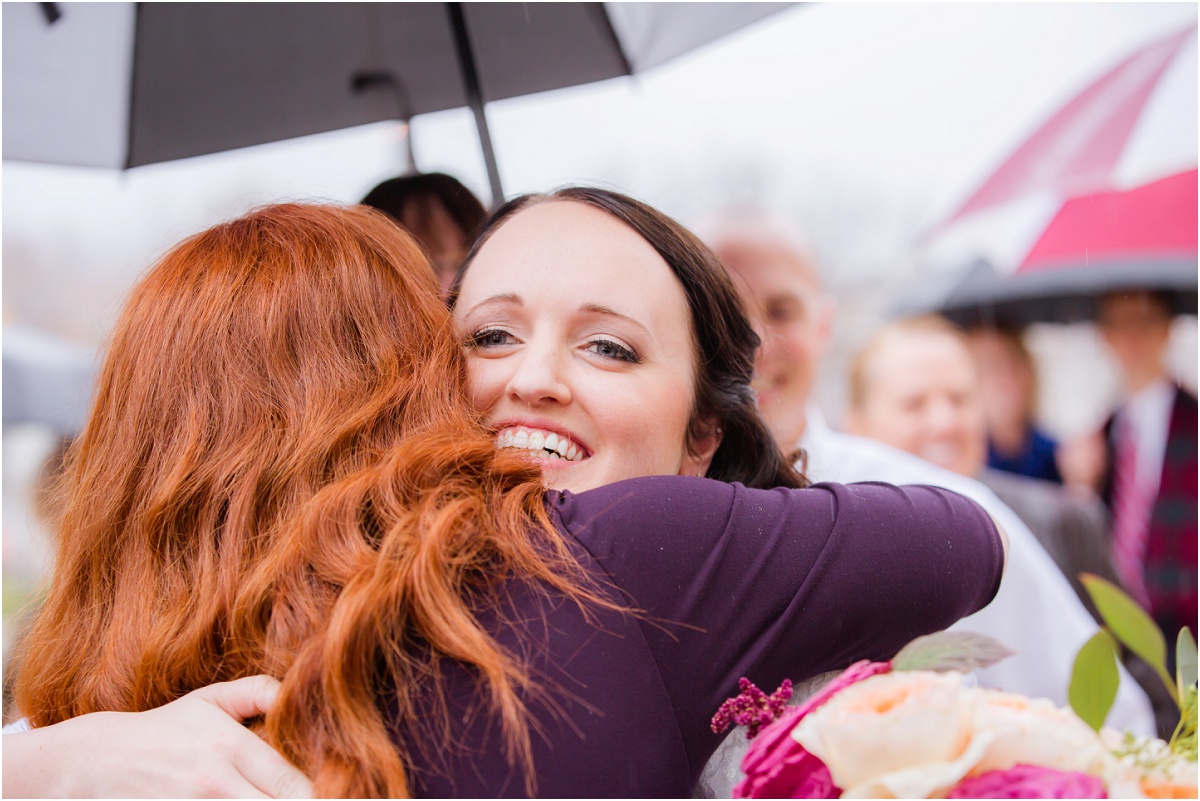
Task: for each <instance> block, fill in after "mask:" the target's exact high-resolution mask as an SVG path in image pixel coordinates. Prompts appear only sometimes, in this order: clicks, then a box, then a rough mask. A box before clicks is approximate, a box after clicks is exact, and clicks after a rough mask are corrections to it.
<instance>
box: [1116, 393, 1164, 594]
mask: <svg viewBox="0 0 1200 801" xmlns="http://www.w3.org/2000/svg"><path fill="white" fill-rule="evenodd" d="M1115 426H1116V447H1115V448H1114V454H1113V456H1114V464H1113V490H1112V502H1113V516H1112V526H1113V561H1115V562H1116V568H1117V574H1118V575H1119V576H1120V577H1121V580H1122V581H1124V582H1125V589H1126V590H1128V592H1129V594H1130V595H1131V596H1133V598H1134V599H1135V600H1136V601H1137V602H1138V603H1140V604H1141V605H1142V606H1143V607H1145V608H1146V609H1149V608H1150V593H1149V592H1148V591H1147V590H1146V579H1145V575H1144V567H1143V565H1144V561H1145V558H1146V541H1147V540H1148V539H1149V536H1150V510H1151V507H1152V505H1153V503H1154V498H1153V497H1152V491H1151V489H1150V488H1149V487H1148V486H1147V483H1146V480H1145V476H1142V475H1139V473H1138V458H1137V442H1136V441H1135V439H1134V434H1133V427H1132V426H1131V425H1130V423H1129V421H1128V420H1126V419H1124V417H1122V416H1120V415H1118V416H1117V419H1116V422H1115Z"/></svg>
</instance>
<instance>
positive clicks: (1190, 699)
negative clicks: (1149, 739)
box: [1169, 684, 1196, 762]
mask: <svg viewBox="0 0 1200 801" xmlns="http://www.w3.org/2000/svg"><path fill="white" fill-rule="evenodd" d="M1169 745H1170V747H1171V753H1173V754H1180V755H1182V756H1183V757H1185V758H1186V759H1190V760H1191V761H1192V762H1195V761H1196V685H1195V684H1192V685H1191V686H1189V687H1188V688H1187V689H1186V690H1184V692H1183V704H1182V709H1181V711H1180V713H1179V725H1178V726H1177V727H1176V728H1175V734H1174V735H1172V736H1171V742H1170V743H1169Z"/></svg>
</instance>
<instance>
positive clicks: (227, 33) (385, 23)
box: [3, 2, 791, 202]
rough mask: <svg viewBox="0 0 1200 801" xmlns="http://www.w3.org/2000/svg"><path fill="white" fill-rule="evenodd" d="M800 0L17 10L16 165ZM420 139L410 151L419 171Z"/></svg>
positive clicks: (346, 103)
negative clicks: (415, 150)
mask: <svg viewBox="0 0 1200 801" xmlns="http://www.w3.org/2000/svg"><path fill="white" fill-rule="evenodd" d="M790 5H791V4H789V3H412V2H410V3H97V4H91V3H5V4H4V7H3V15H4V16H3V22H4V25H3V27H4V43H3V87H4V132H3V153H4V158H5V159H14V160H18V161H37V162H49V163H54V164H70V165H83V166H96V167H110V168H129V167H136V166H139V165H143V164H154V163H156V162H162V161H171V160H174V159H182V158H187V157H189V156H199V155H204V154H207V153H216V152H220V151H224V150H232V149H235V148H240V147H247V146H250V145H258V144H263V143H266V142H273V141H277V140H282V139H290V138H293V137H297V136H304V135H308V134H315V133H321V132H324V131H332V130H337V129H341V128H348V127H352V126H356V125H364V124H367V123H372V122H378V121H381V120H388V119H398V120H405V121H407V120H409V119H411V118H412V117H413V116H415V115H417V114H423V113H427V112H432V111H441V110H444V109H450V108H456V107H460V106H470V107H471V108H472V109H473V111H474V113H475V120H476V124H477V126H478V128H479V135H480V140H481V144H482V147H483V152H484V159H485V162H486V164H487V170H488V177H489V179H490V182H491V185H492V194H493V200H494V201H496V202H498V201H499V200H500V199H502V198H503V190H502V187H501V184H500V175H499V170H498V169H497V167H496V159H495V155H494V152H493V149H492V144H491V137H490V134H489V132H488V127H487V119H486V117H485V115H484V104H485V103H487V102H489V101H493V100H502V99H504V98H510V97H517V96H519V95H525V94H531V93H534V92H542V91H546V90H550V89H559V88H563V87H567V86H573V85H577V84H583V83H589V82H592V81H599V80H603V79H606V78H612V77H617V76H621V75H631V74H633V73H635V72H638V71H641V70H644V69H647V68H650V67H653V66H656V65H658V64H661V63H662V62H664V61H667V60H668V59H671V58H673V57H675V56H678V55H680V54H682V53H684V52H687V51H688V50H691V49H693V48H695V47H698V46H699V45H702V44H704V43H706V42H709V41H711V40H713V39H716V38H717V37H719V36H721V35H723V34H726V33H729V32H731V31H733V30H736V29H738V28H741V27H743V26H745V25H747V24H749V23H752V22H755V21H757V20H760V19H762V18H763V17H766V16H768V15H769V14H772V13H774V12H776V11H779V10H781V9H783V8H787V7H788V6H790ZM411 166H413V165H412V164H411V150H410V167H411Z"/></svg>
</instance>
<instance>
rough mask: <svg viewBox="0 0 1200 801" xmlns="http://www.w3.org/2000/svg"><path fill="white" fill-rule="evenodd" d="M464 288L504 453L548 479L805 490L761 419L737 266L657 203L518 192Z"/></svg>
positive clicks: (577, 483) (596, 192)
mask: <svg viewBox="0 0 1200 801" xmlns="http://www.w3.org/2000/svg"><path fill="white" fill-rule="evenodd" d="M453 297H454V304H455V323H456V325H457V326H458V329H459V332H460V335H461V336H462V338H463V341H464V343H465V345H466V347H467V350H468V358H467V364H468V370H469V375H470V379H471V380H470V385H471V392H472V396H473V399H474V402H475V405H476V406H477V407H478V408H479V409H481V410H483V411H485V412H486V414H487V420H488V423H489V425H490V426H491V428H492V429H493V431H495V432H496V436H497V444H498V445H499V446H500V447H511V448H517V449H523V450H529V451H531V455H533V456H535V457H537V458H540V459H543V460H544V461H543V463H542V464H543V472H544V473H545V475H546V480H547V482H548V483H549V485H550V486H552V487H554V488H558V489H573V490H581V489H590V488H593V487H598V486H602V485H604V484H608V483H611V482H613V481H618V480H620V479H623V478H632V477H636V476H649V475H692V476H708V477H709V478H716V479H720V480H723V481H730V482H733V481H736V482H740V483H742V484H745V485H746V486H750V487H801V486H804V485H805V484H806V483H807V482H805V480H804V479H803V478H802V477H801V476H800V475H799V474H798V473H796V471H795V470H794V468H793V467H792V466H791V465H792V460H789V459H787V458H786V457H785V455H784V454H783V453H782V452H781V451H780V449H779V447H778V446H777V445H776V443H775V440H774V438H773V437H772V436H771V434H770V433H769V431H768V430H767V429H766V427H765V425H764V424H763V422H762V419H761V417H760V416H759V414H758V410H757V408H756V406H755V401H754V393H753V392H752V390H751V389H750V380H751V378H752V375H753V358H754V351H755V348H757V346H758V344H759V343H758V337H757V335H755V333H754V331H753V329H752V328H751V326H750V324H749V321H748V319H747V317H746V314H745V312H744V310H743V308H742V303H741V301H740V299H739V297H738V294H737V292H736V290H735V288H734V286H733V284H732V282H731V281H730V279H729V276H728V274H727V273H726V272H725V270H724V268H723V267H722V266H721V264H720V262H719V261H717V259H716V257H715V256H714V255H713V253H712V252H711V251H710V250H709V249H708V248H707V247H705V246H704V245H703V244H702V243H701V242H700V241H699V240H698V239H696V237H695V236H693V235H692V234H691V232H689V231H688V230H687V229H685V228H683V227H682V226H680V225H679V224H678V223H676V222H675V221H674V220H671V219H670V218H669V217H667V216H666V215H664V214H662V213H660V212H658V211H656V210H655V209H652V208H650V207H649V206H646V205H645V204H643V203H640V202H639V201H636V200H634V199H632V198H629V197H626V196H624V195H620V194H618V193H615V192H611V191H607V190H602V189H590V188H580V187H575V188H568V189H560V190H558V191H557V192H554V193H552V194H549V195H526V196H523V197H519V198H516V199H514V200H512V201H509V203H507V204H506V205H504V206H503V207H501V208H500V209H499V210H498V211H497V212H496V213H495V214H494V215H493V216H492V218H491V219H490V220H488V222H487V223H486V224H485V225H484V228H483V231H482V233H481V235H480V238H479V240H478V241H477V242H476V244H475V247H474V248H473V249H472V251H471V253H470V254H469V255H468V257H467V260H466V265H465V267H464V269H463V271H462V273H461V274H460V276H459V279H458V282H457V284H456V286H455V290H454V293H453ZM551 437H553V438H554V439H553V440H551V439H550V438H551ZM550 441H553V443H554V444H553V446H552V448H548V447H547V442H550ZM564 441H565V444H564ZM572 446H573V448H574V450H572ZM550 450H554V451H556V452H558V453H559V455H560V456H562V457H566V458H565V459H556V458H555V456H554V455H553V454H551V453H550V452H549V451H550ZM537 452H541V453H537Z"/></svg>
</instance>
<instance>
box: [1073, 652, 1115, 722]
mask: <svg viewBox="0 0 1200 801" xmlns="http://www.w3.org/2000/svg"><path fill="white" fill-rule="evenodd" d="M1120 681H1121V677H1120V674H1119V673H1118V672H1117V643H1116V642H1115V641H1114V640H1113V638H1112V636H1111V635H1110V634H1109V633H1108V632H1107V631H1105V630H1104V629H1100V631H1097V632H1096V633H1095V634H1094V635H1092V638H1091V639H1090V640H1088V641H1087V642H1085V643H1084V644H1083V647H1082V648H1080V649H1079V653H1078V654H1076V655H1075V667H1074V668H1073V669H1072V670H1071V685H1070V687H1068V689H1067V698H1068V699H1069V700H1070V702H1071V709H1074V710H1075V714H1076V715H1078V716H1079V717H1080V718H1082V719H1083V721H1084V722H1085V723H1087V725H1089V726H1091V727H1092V728H1093V729H1095V730H1096V731H1100V727H1101V726H1103V725H1104V719H1105V718H1107V717H1108V711H1109V710H1110V709H1112V705H1113V701H1115V700H1116V698H1117V685H1118V684H1119V683H1120Z"/></svg>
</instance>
